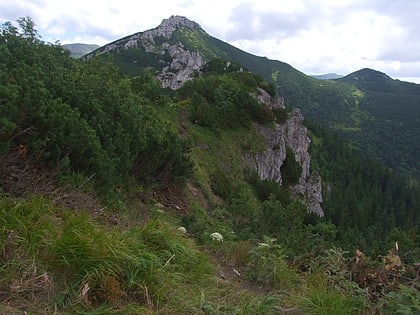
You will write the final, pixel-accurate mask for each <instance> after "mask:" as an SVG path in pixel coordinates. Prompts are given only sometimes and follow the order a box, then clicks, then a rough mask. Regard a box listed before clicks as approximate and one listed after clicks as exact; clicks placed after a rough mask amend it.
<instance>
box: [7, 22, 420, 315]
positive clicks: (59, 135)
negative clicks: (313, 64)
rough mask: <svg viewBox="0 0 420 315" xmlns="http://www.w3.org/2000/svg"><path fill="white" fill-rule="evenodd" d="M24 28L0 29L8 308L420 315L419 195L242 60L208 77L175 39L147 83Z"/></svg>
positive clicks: (61, 313)
mask: <svg viewBox="0 0 420 315" xmlns="http://www.w3.org/2000/svg"><path fill="white" fill-rule="evenodd" d="M173 22H175V23H173ZM185 24H187V25H188V27H193V28H195V27H196V24H194V23H191V22H190V21H185V20H183V19H179V18H177V19H175V20H173V21H172V22H171V21H167V22H166V23H164V24H163V25H165V27H164V28H160V29H159V28H158V29H156V30H154V32H155V35H156V33H157V34H158V36H159V34H163V35H165V34H166V35H168V34H173V33H174V31H175V30H176V29H177V28H179V27H180V26H182V25H185ZM19 25H20V27H19V28H15V27H13V26H12V24H6V25H4V26H3V27H2V28H1V32H0V52H1V54H2V58H0V68H1V69H2V72H1V73H0V104H1V106H0V223H1V224H0V226H1V227H2V228H1V229H0V268H1V273H0V313H1V314H8V315H9V314H11V315H21V314H25V313H26V314H33V315H41V314H57V315H65V314H85V315H94V314H203V315H207V314H238V315H239V314H243V315H245V314H289V315H290V314H296V313H298V314H299V313H303V314H376V313H377V314H395V313H396V312H397V311H400V310H404V311H406V312H407V313H414V314H415V313H417V312H419V311H420V309H419V305H418V303H417V301H418V300H419V297H420V290H419V285H418V265H416V264H415V263H416V262H418V261H419V259H420V252H419V249H420V243H419V242H420V237H419V235H420V230H419V228H420V216H419V211H418V210H419V205H420V190H419V189H418V187H416V186H410V185H407V182H406V181H405V180H404V179H403V178H401V177H399V176H398V175H396V174H394V173H393V172H392V171H390V170H389V169H387V168H384V167H383V165H381V164H380V163H378V162H377V161H375V160H371V159H369V157H367V156H365V155H361V154H360V152H359V151H357V150H355V149H354V148H351V147H349V146H348V145H346V144H345V143H343V142H342V141H341V140H340V139H339V138H337V137H336V136H335V135H334V134H332V133H330V132H329V131H328V130H326V129H324V128H321V127H319V126H315V125H311V124H310V123H309V122H306V125H308V126H305V123H304V117H303V116H302V114H301V112H300V111H299V110H298V109H291V108H288V107H286V106H285V103H284V99H283V98H282V97H281V95H277V94H276V92H275V90H274V86H273V85H272V84H270V83H268V82H266V81H265V80H264V79H263V78H262V77H261V76H259V75H257V74H255V73H252V72H249V71H247V70H246V69H244V67H243V66H242V65H241V64H239V63H236V62H233V61H230V62H227V61H226V60H224V59H213V60H212V61H210V62H207V63H205V64H204V65H203V67H202V68H200V69H199V72H200V75H198V76H197V72H196V71H195V68H194V67H195V66H197V65H198V64H200V63H201V61H202V59H201V58H200V57H199V55H198V54H195V53H193V52H191V51H189V50H187V49H186V48H185V47H186V46H185V45H184V46H183V47H182V46H180V45H176V46H171V45H167V44H168V43H167V42H166V39H164V38H166V37H164V38H160V40H161V45H162V47H164V49H166V50H164V51H163V53H162V54H161V56H162V55H165V53H168V55H167V56H166V57H165V58H169V57H171V58H173V59H171V60H172V61H169V59H168V60H167V62H168V63H167V64H162V65H161V66H163V69H161V72H158V73H156V72H154V71H152V69H153V68H152V66H153V67H155V66H156V64H159V62H156V61H157V59H153V58H150V60H151V65H152V66H151V67H147V66H144V67H143V69H142V70H141V69H140V68H137V66H135V67H134V68H135V71H136V72H137V75H136V76H135V77H132V75H129V76H128V75H126V74H124V73H122V72H121V71H120V69H119V68H118V67H117V66H116V65H115V64H114V63H113V60H112V58H95V57H93V56H91V57H89V58H85V60H80V59H74V58H71V57H70V54H69V53H68V52H66V51H65V50H64V49H63V47H61V46H59V45H51V44H48V43H44V42H43V41H41V40H40V38H38V37H37V32H36V31H35V30H33V29H32V27H33V25H34V23H32V21H31V20H30V19H29V18H23V19H20V20H19ZM174 26H176V27H175V28H174ZM200 32H201V31H200ZM201 33H202V32H201ZM203 34H204V33H203ZM144 35H145V34H137V35H136V36H137V37H138V38H143V40H144V39H145V37H144ZM146 35H147V34H146ZM149 35H150V34H149ZM166 35H165V36H166ZM204 35H205V34H204ZM204 35H203V36H204ZM168 36H169V35H168ZM146 39H147V38H146ZM147 40H149V43H150V42H152V43H153V42H155V40H154V37H150V36H149V37H148V39H147ZM120 44H122V42H118V41H117V42H116V43H115V44H114V45H115V47H117V48H118V47H123V46H121V45H120ZM155 44H156V43H155ZM135 45H136V44H135V43H134V46H135ZM148 47H149V48H148V49H151V50H153V51H154V50H155V49H156V46H153V45H151V46H150V45H149V46H148ZM165 47H166V48H165ZM213 52H214V51H213ZM97 53H98V51H97ZM208 53H209V54H210V53H211V52H208ZM109 57H112V55H109ZM149 57H152V55H149ZM134 60H137V61H138V62H137V63H139V62H140V61H139V60H138V59H134ZM114 61H115V60H114ZM142 62H144V61H142ZM137 63H134V64H137ZM168 64H169V65H170V66H172V68H166V67H168ZM127 65H128V64H127ZM186 65H188V66H189V67H182V66H186ZM286 68H287V67H286ZM174 70H175V71H174ZM291 71H293V69H291ZM296 75H299V73H296ZM156 77H157V78H159V79H160V81H158V80H157V79H156ZM162 83H165V84H169V86H171V84H174V86H177V87H178V88H177V89H171V88H169V87H168V88H163V87H162ZM396 242H398V243H396ZM416 268H417V269H416Z"/></svg>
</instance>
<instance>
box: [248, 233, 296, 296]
mask: <svg viewBox="0 0 420 315" xmlns="http://www.w3.org/2000/svg"><path fill="white" fill-rule="evenodd" d="M275 242H276V240H275V239H273V238H270V237H264V239H263V242H261V243H259V244H258V246H256V247H254V248H253V249H252V250H251V252H250V257H249V261H248V265H247V268H246V276H247V278H249V279H250V280H251V281H253V282H256V283H259V284H262V285H264V286H269V287H272V288H275V289H282V290H287V289H290V288H292V287H294V286H295V285H296V284H297V281H298V277H297V273H296V271H295V270H294V269H293V268H291V267H289V266H288V264H287V260H286V255H285V253H284V250H283V248H282V247H281V246H280V245H278V244H275Z"/></svg>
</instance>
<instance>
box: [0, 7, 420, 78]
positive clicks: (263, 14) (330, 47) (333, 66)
mask: <svg viewBox="0 0 420 315" xmlns="http://www.w3.org/2000/svg"><path fill="white" fill-rule="evenodd" d="M171 15H182V16H185V17H187V18H189V19H190V20H193V21H195V22H197V23H199V24H200V25H201V27H202V28H203V29H204V30H205V31H207V33H209V34H210V35H212V36H214V37H217V38H219V39H221V40H224V41H226V42H228V43H230V44H232V45H234V46H236V47H238V48H240V49H242V50H245V51H247V52H250V53H252V54H255V55H258V56H265V57H267V58H269V59H275V60H280V61H284V62H286V63H289V64H290V65H292V66H293V67H295V68H296V69H298V70H300V71H302V72H304V73H306V74H323V73H329V72H335V73H339V74H348V73H351V72H353V71H356V70H359V69H361V68H365V67H368V68H373V69H376V70H379V71H382V72H385V73H387V74H388V75H390V76H391V77H392V78H395V79H401V80H405V81H411V82H417V83H420V1H419V0H249V1H240V0H167V1H163V0H150V1H141V0H118V1H117V0H72V1H67V0H11V1H7V0H4V1H3V0H1V2H0V23H4V22H6V21H11V22H13V21H16V19H18V18H19V17H25V16H30V17H31V18H32V19H33V20H34V21H35V24H36V28H37V30H38V32H39V34H40V35H41V36H42V39H43V40H45V41H48V42H55V41H56V40H59V41H60V42H61V43H62V44H68V43H76V42H78V43H90V44H99V45H104V44H107V43H109V42H111V41H114V40H116V39H119V38H121V37H124V36H126V35H131V34H133V33H136V32H142V31H145V30H148V29H151V28H154V27H156V26H158V25H159V24H160V23H161V21H162V20H163V19H165V18H169V17H170V16H171Z"/></svg>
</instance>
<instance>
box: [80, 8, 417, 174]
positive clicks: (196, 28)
mask: <svg viewBox="0 0 420 315" xmlns="http://www.w3.org/2000/svg"><path fill="white" fill-rule="evenodd" d="M105 54H112V55H113V59H114V61H115V63H116V64H117V65H118V66H119V67H120V69H121V70H122V71H123V72H125V73H127V74H128V75H130V76H137V75H140V74H141V73H142V72H143V71H144V69H146V68H148V69H152V70H153V71H154V72H155V74H156V76H157V78H158V79H159V80H160V81H161V83H162V86H164V87H169V88H171V89H177V88H179V87H180V86H181V85H182V84H183V83H184V82H186V81H188V80H192V79H194V78H195V77H197V76H198V75H200V73H201V71H202V69H203V67H204V65H205V64H206V63H207V62H209V61H210V60H212V59H215V58H218V59H220V60H225V61H226V62H236V63H239V64H240V65H242V66H243V67H244V69H245V70H249V71H252V72H254V73H256V74H259V75H261V76H262V77H263V78H264V79H265V80H266V81H268V82H271V83H272V84H273V85H274V87H275V90H276V92H277V94H278V95H279V96H281V97H284V99H285V103H286V105H287V106H290V107H298V108H300V109H301V111H302V113H303V115H304V116H305V118H306V119H308V120H310V121H312V122H314V123H316V124H320V125H322V126H325V127H328V128H331V129H333V130H335V131H336V132H338V133H339V134H340V135H341V136H342V137H343V138H344V139H346V140H347V141H349V142H351V143H352V144H353V145H354V146H356V147H358V148H360V149H361V150H362V151H364V152H365V153H366V154H368V155H370V156H373V157H376V158H380V159H381V160H382V161H383V162H385V163H386V164H387V165H388V166H390V167H392V168H394V169H396V170H398V171H399V172H400V173H401V174H404V175H407V176H409V177H413V178H416V179H417V180H420V165H419V163H420V162H419V159H418V156H420V146H419V145H418V140H417V139H419V138H420V129H419V127H418V126H420V123H419V121H418V117H420V105H419V104H420V92H419V90H420V85H417V84H414V83H407V82H403V81H398V80H393V79H391V78H390V77H389V76H387V75H386V74H383V73H381V72H379V71H375V70H372V69H361V70H359V71H356V72H354V73H352V74H349V75H347V76H345V77H342V78H338V79H333V80H319V79H316V78H313V77H311V76H308V75H306V74H304V73H302V72H301V71H299V70H297V69H295V68H293V67H292V66H290V65H289V64H287V63H284V62H281V61H277V60H270V59H267V58H265V57H259V56H255V55H252V54H250V53H247V52H245V51H242V50H240V49H238V48H236V47H234V46H232V45H230V44H228V43H226V42H223V41H221V40H219V39H217V38H215V37H212V36H211V35H209V34H208V33H206V32H205V31H204V30H203V29H202V27H201V26H200V25H199V24H198V23H196V22H193V21H190V20H188V19H187V18H185V17H181V16H172V17H170V18H169V19H165V20H163V21H162V23H161V24H160V25H159V26H158V27H156V28H154V29H151V30H147V31H144V32H139V33H135V34H133V35H129V36H126V37H124V38H121V39H119V40H117V41H114V42H112V43H110V44H107V45H105V46H102V47H100V48H98V49H96V50H94V51H93V52H91V53H89V54H87V55H85V56H84V57H83V58H84V59H89V58H92V57H94V56H96V55H105ZM226 65H227V63H226Z"/></svg>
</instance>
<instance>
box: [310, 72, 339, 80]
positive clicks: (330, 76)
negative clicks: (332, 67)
mask: <svg viewBox="0 0 420 315" xmlns="http://www.w3.org/2000/svg"><path fill="white" fill-rule="evenodd" d="M311 77H313V78H315V79H319V80H333V79H340V78H342V77H344V76H343V75H341V74H337V73H326V74H316V75H311Z"/></svg>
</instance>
